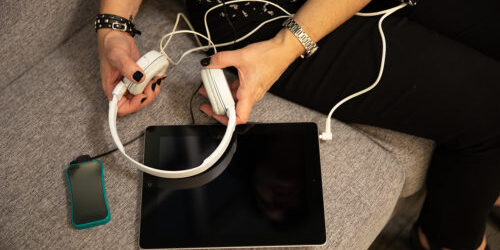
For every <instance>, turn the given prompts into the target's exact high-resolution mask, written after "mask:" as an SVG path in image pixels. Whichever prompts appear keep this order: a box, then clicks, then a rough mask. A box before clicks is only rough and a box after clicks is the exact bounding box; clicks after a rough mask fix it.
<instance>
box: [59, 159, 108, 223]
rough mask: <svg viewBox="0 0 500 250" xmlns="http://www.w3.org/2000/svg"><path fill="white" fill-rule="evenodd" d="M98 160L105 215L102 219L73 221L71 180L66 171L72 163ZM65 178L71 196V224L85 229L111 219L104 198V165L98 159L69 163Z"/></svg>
mask: <svg viewBox="0 0 500 250" xmlns="http://www.w3.org/2000/svg"><path fill="white" fill-rule="evenodd" d="M94 161H96V162H98V163H99V167H100V176H101V184H102V194H103V198H104V203H105V205H106V211H107V215H106V217H105V218H104V219H99V220H95V221H91V222H87V223H81V224H77V223H76V222H75V219H74V200H73V191H72V189H71V180H70V177H69V173H68V170H69V169H70V168H71V167H72V166H73V165H83V167H84V165H85V164H86V163H91V162H94ZM65 172H66V179H67V180H68V186H69V194H70V198H71V224H73V226H74V227H75V228H77V229H85V228H89V227H95V226H99V225H103V224H106V223H108V222H109V220H110V219H111V214H110V212H109V206H108V201H107V199H106V189H105V188H104V166H103V164H102V162H101V161H100V160H98V159H94V160H90V161H85V162H79V163H74V164H69V165H68V167H67V168H66V171H65Z"/></svg>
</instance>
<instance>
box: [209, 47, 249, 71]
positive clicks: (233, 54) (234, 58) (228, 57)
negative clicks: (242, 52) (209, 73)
mask: <svg viewBox="0 0 500 250" xmlns="http://www.w3.org/2000/svg"><path fill="white" fill-rule="evenodd" d="M239 61H240V58H239V50H233V51H222V52H218V53H216V54H215V55H213V56H212V57H207V58H203V59H201V61H200V63H201V65H202V66H205V67H206V68H209V69H223V68H227V67H230V66H235V67H236V66H237V65H239Z"/></svg>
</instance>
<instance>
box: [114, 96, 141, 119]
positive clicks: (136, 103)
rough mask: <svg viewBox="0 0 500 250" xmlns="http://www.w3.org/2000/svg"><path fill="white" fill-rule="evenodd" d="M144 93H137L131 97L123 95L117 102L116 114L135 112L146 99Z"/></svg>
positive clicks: (122, 114)
mask: <svg viewBox="0 0 500 250" xmlns="http://www.w3.org/2000/svg"><path fill="white" fill-rule="evenodd" d="M146 98H147V97H146V95H145V94H139V95H136V96H134V97H132V98H130V99H129V98H127V97H124V98H122V99H121V100H120V101H119V102H118V116H124V115H127V114H131V113H134V112H137V111H138V110H139V109H141V105H142V103H143V102H144V101H145V100H146Z"/></svg>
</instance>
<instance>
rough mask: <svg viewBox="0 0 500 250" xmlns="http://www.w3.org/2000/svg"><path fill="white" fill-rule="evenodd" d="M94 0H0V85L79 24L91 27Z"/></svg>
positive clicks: (30, 64) (33, 61)
mask: <svg viewBox="0 0 500 250" xmlns="http://www.w3.org/2000/svg"><path fill="white" fill-rule="evenodd" d="M98 5H99V1H98V0H47V1H35V0H30V1H26V0H23V1H16V0H2V3H1V4H0V24H1V25H2V29H1V30H2V32H0V44H1V45H2V46H0V55H2V60H0V76H2V79H1V80H0V89H3V88H4V87H5V86H7V85H8V84H10V83H12V81H13V80H14V79H15V78H17V77H19V76H20V75H21V74H22V73H23V72H25V71H26V70H28V69H29V68H30V67H32V66H33V65H34V64H36V63H38V62H39V61H40V60H42V59H43V57H45V56H47V55H48V54H49V53H50V52H51V51H53V50H54V49H56V48H57V47H58V46H60V45H61V44H62V43H63V42H64V41H66V40H67V39H68V38H70V37H71V36H72V35H73V34H75V33H76V32H77V31H78V30H80V29H81V28H82V27H93V23H92V18H93V17H94V15H95V14H96V13H97V11H98Z"/></svg>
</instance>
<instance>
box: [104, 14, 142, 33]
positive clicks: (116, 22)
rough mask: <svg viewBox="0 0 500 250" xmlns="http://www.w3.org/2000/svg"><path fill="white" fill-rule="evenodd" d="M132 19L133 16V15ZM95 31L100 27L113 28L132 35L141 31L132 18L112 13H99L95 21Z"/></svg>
mask: <svg viewBox="0 0 500 250" xmlns="http://www.w3.org/2000/svg"><path fill="white" fill-rule="evenodd" d="M131 19H132V17H131ZM94 27H95V31H96V32H97V30H98V29H104V28H108V29H113V30H119V31H124V32H127V33H129V34H130V35H131V36H132V37H134V36H135V35H136V34H137V35H140V34H141V31H139V30H138V29H136V28H135V25H134V23H132V21H131V20H129V19H127V18H124V17H121V16H117V15H111V14H98V15H97V16H96V18H95V21H94Z"/></svg>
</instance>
